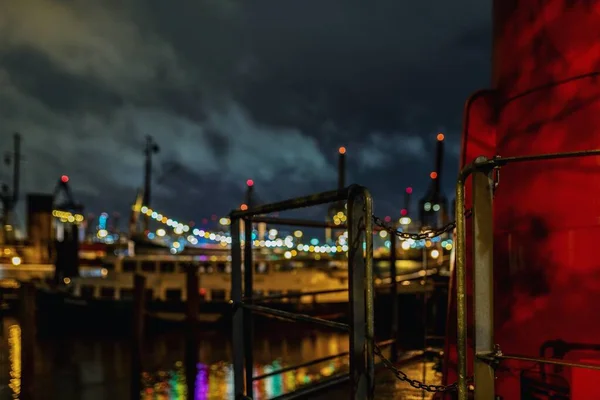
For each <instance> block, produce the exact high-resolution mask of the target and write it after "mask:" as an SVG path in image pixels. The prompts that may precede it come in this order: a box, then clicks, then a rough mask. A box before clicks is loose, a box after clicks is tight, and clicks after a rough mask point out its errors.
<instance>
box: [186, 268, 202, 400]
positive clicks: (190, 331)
mask: <svg viewBox="0 0 600 400" xmlns="http://www.w3.org/2000/svg"><path fill="white" fill-rule="evenodd" d="M186 291H187V300H186V327H185V359H184V365H185V380H186V385H187V392H188V399H193V398H195V397H194V393H195V390H196V374H197V368H196V364H197V362H198V336H197V334H198V332H197V328H198V310H199V307H200V291H199V285H198V266H197V265H195V264H191V265H189V266H188V268H187V271H186Z"/></svg>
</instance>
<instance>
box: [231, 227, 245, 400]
mask: <svg viewBox="0 0 600 400" xmlns="http://www.w3.org/2000/svg"><path fill="white" fill-rule="evenodd" d="M231 300H232V302H233V317H232V340H231V341H232V350H233V391H234V398H235V400H239V399H243V398H244V314H243V310H242V307H240V306H239V304H240V303H241V302H242V243H241V240H240V219H239V218H238V217H233V218H231Z"/></svg>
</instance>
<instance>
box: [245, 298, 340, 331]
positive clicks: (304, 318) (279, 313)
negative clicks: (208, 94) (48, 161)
mask: <svg viewBox="0 0 600 400" xmlns="http://www.w3.org/2000/svg"><path fill="white" fill-rule="evenodd" d="M241 306H242V307H244V308H246V309H248V310H252V311H255V312H258V313H261V314H266V315H273V316H275V317H280V318H285V319H289V320H292V321H299V322H310V323H313V324H318V325H322V326H327V327H329V328H333V329H338V330H341V331H349V330H350V326H348V325H347V324H342V323H340V322H334V321H328V320H326V319H322V318H316V317H311V316H310V315H306V314H298V313H292V312H288V311H283V310H278V309H276V308H270V307H264V306H257V305H254V304H246V303H242V304H241Z"/></svg>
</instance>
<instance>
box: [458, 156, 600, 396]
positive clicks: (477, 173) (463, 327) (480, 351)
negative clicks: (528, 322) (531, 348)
mask: <svg viewBox="0 0 600 400" xmlns="http://www.w3.org/2000/svg"><path fill="white" fill-rule="evenodd" d="M591 156H600V150H587V151H576V152H566V153H552V154H540V155H531V156H522V157H494V158H492V159H488V158H486V157H478V158H477V159H476V160H475V161H474V162H473V163H471V164H469V165H468V166H466V167H465V168H464V169H463V170H462V171H461V172H460V174H459V178H458V181H457V184H456V218H457V220H456V230H457V241H456V281H457V289H456V290H457V335H458V336H457V341H458V342H457V353H458V360H457V364H458V399H459V400H467V398H468V378H467V290H466V289H467V288H466V218H465V215H464V210H465V206H466V204H465V183H466V181H467V179H468V178H469V177H471V176H472V180H473V215H472V218H473V238H474V239H473V265H474V268H473V283H474V291H473V298H474V302H473V304H474V305H473V308H474V310H473V311H474V326H475V330H474V332H475V334H474V346H475V348H474V350H475V357H474V365H473V372H474V395H475V399H476V400H479V399H481V400H483V399H493V398H494V396H495V370H494V368H495V366H496V365H497V364H498V363H499V362H501V361H502V360H507V359H511V360H519V361H532V362H536V363H540V364H554V365H563V366H571V367H578V368H588V369H599V368H600V367H598V366H597V365H589V364H583V363H572V362H567V361H564V360H556V359H549V358H544V357H526V356H521V355H505V354H502V352H501V351H500V348H499V347H498V346H496V345H495V343H494V323H493V322H494V317H493V306H494V293H493V268H494V262H493V215H492V205H493V193H494V190H495V189H496V183H495V181H494V171H495V170H497V169H498V168H500V167H502V166H505V165H507V164H513V163H520V162H530V161H541V160H556V159H565V158H576V157H591Z"/></svg>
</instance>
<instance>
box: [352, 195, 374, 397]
mask: <svg viewBox="0 0 600 400" xmlns="http://www.w3.org/2000/svg"><path fill="white" fill-rule="evenodd" d="M372 210H373V201H372V198H371V195H370V193H369V192H368V191H367V190H366V189H365V188H362V187H360V186H353V187H352V189H351V190H350V194H349V198H348V242H349V244H350V248H349V252H348V278H349V279H348V283H349V286H350V287H349V296H350V385H351V391H352V392H351V394H352V399H355V400H359V399H360V400H365V399H366V400H372V399H373V395H374V374H375V367H374V362H373V348H374V333H375V332H374V331H375V329H374V326H375V324H374V315H373V311H374V310H373V309H374V289H373V222H372V220H371V215H372V213H373V211H372ZM363 235H364V238H363ZM363 243H364V244H365V248H363Z"/></svg>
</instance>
